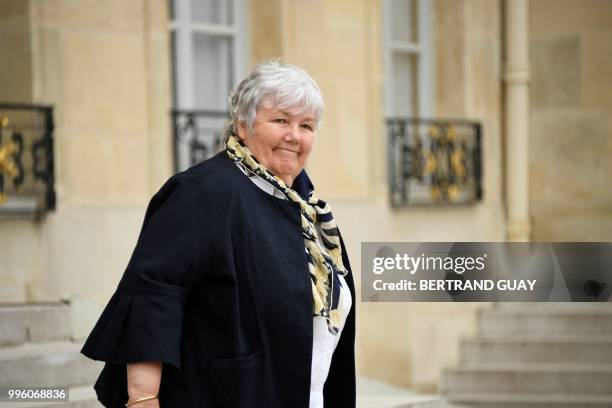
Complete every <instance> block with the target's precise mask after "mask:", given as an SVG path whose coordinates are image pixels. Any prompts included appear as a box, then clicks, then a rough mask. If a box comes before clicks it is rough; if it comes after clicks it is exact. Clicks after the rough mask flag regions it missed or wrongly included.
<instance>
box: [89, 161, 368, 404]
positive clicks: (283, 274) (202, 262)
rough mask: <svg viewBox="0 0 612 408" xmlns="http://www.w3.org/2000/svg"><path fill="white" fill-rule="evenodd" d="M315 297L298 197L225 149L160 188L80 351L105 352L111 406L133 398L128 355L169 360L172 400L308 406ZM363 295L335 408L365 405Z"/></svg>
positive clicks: (335, 381)
mask: <svg viewBox="0 0 612 408" xmlns="http://www.w3.org/2000/svg"><path fill="white" fill-rule="evenodd" d="M302 175H303V176H304V177H302ZM302 175H300V178H299V179H300V181H301V182H303V181H304V179H306V180H307V176H305V173H304V172H303V173H302ZM296 180H297V179H296ZM294 185H295V184H294ZM342 250H343V262H344V265H345V266H346V267H347V269H348V270H349V273H348V275H347V276H346V277H345V278H346V283H347V284H348V286H349V289H350V292H351V295H352V298H353V299H356V298H355V288H354V281H353V276H352V272H351V268H350V264H349V260H348V257H347V253H346V249H345V247H344V243H342ZM312 302H313V300H312V288H311V278H310V274H309V272H308V266H307V261H306V257H305V253H304V241H303V238H302V233H301V227H300V214H299V207H298V205H297V204H295V203H293V202H291V201H289V200H281V199H278V198H276V197H273V196H271V195H269V194H267V193H266V192H264V191H262V190H261V189H260V188H259V187H257V186H256V185H255V184H254V183H253V182H252V181H251V180H249V179H248V177H245V176H244V174H243V173H242V172H241V171H240V169H238V168H237V167H236V165H235V164H233V162H232V161H231V160H230V159H229V158H228V157H227V154H226V153H225V152H221V153H219V154H218V155H216V156H215V157H213V158H211V159H209V160H206V161H204V162H202V163H200V164H198V165H196V166H194V167H192V168H190V169H189V170H186V171H184V172H181V173H178V174H176V175H174V176H173V177H171V178H170V179H169V180H168V181H167V182H166V183H165V184H164V185H163V187H162V188H161V189H160V190H159V192H158V193H157V194H155V195H154V196H153V198H152V199H151V202H150V203H149V206H148V208H147V211H146V214H145V219H144V223H143V226H142V230H141V232H140V236H139V238H138V242H137V244H136V247H135V249H134V252H133V254H132V257H131V259H130V261H129V263H128V266H127V268H126V270H125V272H124V274H123V277H122V278H121V281H120V282H119V284H118V287H117V290H116V291H115V293H114V294H113V295H112V297H111V299H110V301H109V302H108V305H107V306H106V308H105V309H104V311H103V313H102V315H101V316H100V319H99V320H98V322H97V324H96V325H95V327H94V329H93V330H92V332H91V334H90V335H89V337H88V339H87V341H86V342H85V345H84V346H83V349H82V353H83V354H84V355H86V356H87V357H90V358H92V359H95V360H101V361H105V362H106V364H105V366H104V369H103V370H102V373H101V374H100V376H99V378H98V380H97V382H96V384H95V387H94V388H95V390H96V393H97V395H98V399H99V400H100V402H102V404H103V405H104V406H106V407H123V406H124V404H125V403H126V401H127V399H128V395H127V380H126V367H125V364H126V363H130V362H138V361H161V362H163V365H162V367H163V368H162V378H161V385H160V390H159V401H160V405H161V407H162V408H163V407H198V408H199V407H204V408H207V407H219V408H233V407H236V408H237V407H269V408H288V407H291V408H308V406H309V398H310V371H311V363H312V341H313V339H312V336H313V328H312V325H313V312H312ZM355 303H356V302H355V300H353V304H352V306H351V309H350V312H349V315H348V317H347V320H346V323H345V326H344V329H343V331H342V333H341V338H340V341H339V343H338V346H337V348H336V350H335V352H334V354H333V358H332V362H331V367H330V371H329V375H328V378H327V381H326V383H325V387H324V392H323V394H324V403H325V406H326V407H338V408H352V407H355V349H354V343H355Z"/></svg>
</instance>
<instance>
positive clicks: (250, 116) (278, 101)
mask: <svg viewBox="0 0 612 408" xmlns="http://www.w3.org/2000/svg"><path fill="white" fill-rule="evenodd" d="M262 102H265V103H266V104H268V103H269V104H270V106H271V107H275V108H278V109H293V108H299V109H300V111H299V113H304V112H312V113H314V116H315V127H319V125H320V124H321V119H322V116H323V95H322V94H321V90H320V89H319V86H318V85H317V83H316V82H315V80H314V79H312V77H311V76H310V75H308V73H307V72H306V71H305V70H304V69H302V68H300V67H296V66H295V65H291V64H287V63H285V62H283V61H281V60H280V59H272V60H267V61H263V62H260V63H259V64H257V65H256V66H255V68H253V71H251V73H250V74H249V75H248V76H247V77H246V78H244V79H243V80H242V81H241V82H240V84H238V87H237V88H236V90H235V91H234V92H233V93H232V94H231V96H230V97H229V111H230V115H231V116H232V121H233V123H232V126H230V131H235V129H234V128H233V127H234V126H235V125H237V124H238V123H244V124H245V125H246V127H247V129H248V130H249V132H252V131H253V124H254V123H255V116H256V115H257V109H258V108H259V106H260V104H261V103H262Z"/></svg>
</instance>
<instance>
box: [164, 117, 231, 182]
mask: <svg viewBox="0 0 612 408" xmlns="http://www.w3.org/2000/svg"><path fill="white" fill-rule="evenodd" d="M172 117H173V125H174V126H173V127H174V152H175V170H176V171H180V170H183V169H186V168H188V167H190V166H192V165H194V164H196V163H199V162H201V161H202V160H206V159H208V158H210V157H212V156H213V155H215V154H216V153H217V152H219V151H221V150H223V142H224V140H223V134H224V132H225V127H226V125H227V120H228V118H229V114H228V113H227V112H221V111H186V110H174V111H173V112H172Z"/></svg>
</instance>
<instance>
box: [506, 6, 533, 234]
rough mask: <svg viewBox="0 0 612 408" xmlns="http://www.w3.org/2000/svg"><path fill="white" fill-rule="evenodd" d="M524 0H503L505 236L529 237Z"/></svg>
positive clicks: (527, 112)
mask: <svg viewBox="0 0 612 408" xmlns="http://www.w3.org/2000/svg"><path fill="white" fill-rule="evenodd" d="M527 14H528V3H527V0H505V4H504V20H505V33H504V46H505V60H504V64H503V79H504V85H505V91H506V92H505V101H504V103H505V140H506V237H507V239H508V240H509V241H529V240H530V235H531V233H530V232H531V226H530V221H529V173H528V171H529V144H528V140H529V139H528V135H529V49H528V27H529V25H528V24H529V22H528V15H527Z"/></svg>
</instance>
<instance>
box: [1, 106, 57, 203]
mask: <svg viewBox="0 0 612 408" xmlns="http://www.w3.org/2000/svg"><path fill="white" fill-rule="evenodd" d="M12 118H15V119H12ZM27 153H30V155H28V154H27ZM53 173H54V167H53V108H51V107H49V106H32V105H15V104H0V205H1V204H3V203H5V202H6V201H7V198H8V197H9V196H15V197H21V196H24V197H31V198H36V197H41V198H42V199H41V200H40V205H38V206H37V210H38V211H45V210H52V209H54V208H55V189H54V175H53ZM5 178H6V179H9V180H11V181H12V186H13V188H12V191H11V192H10V193H8V192H7V188H9V186H8V185H7V184H6V183H5ZM37 201H38V200H37Z"/></svg>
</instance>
